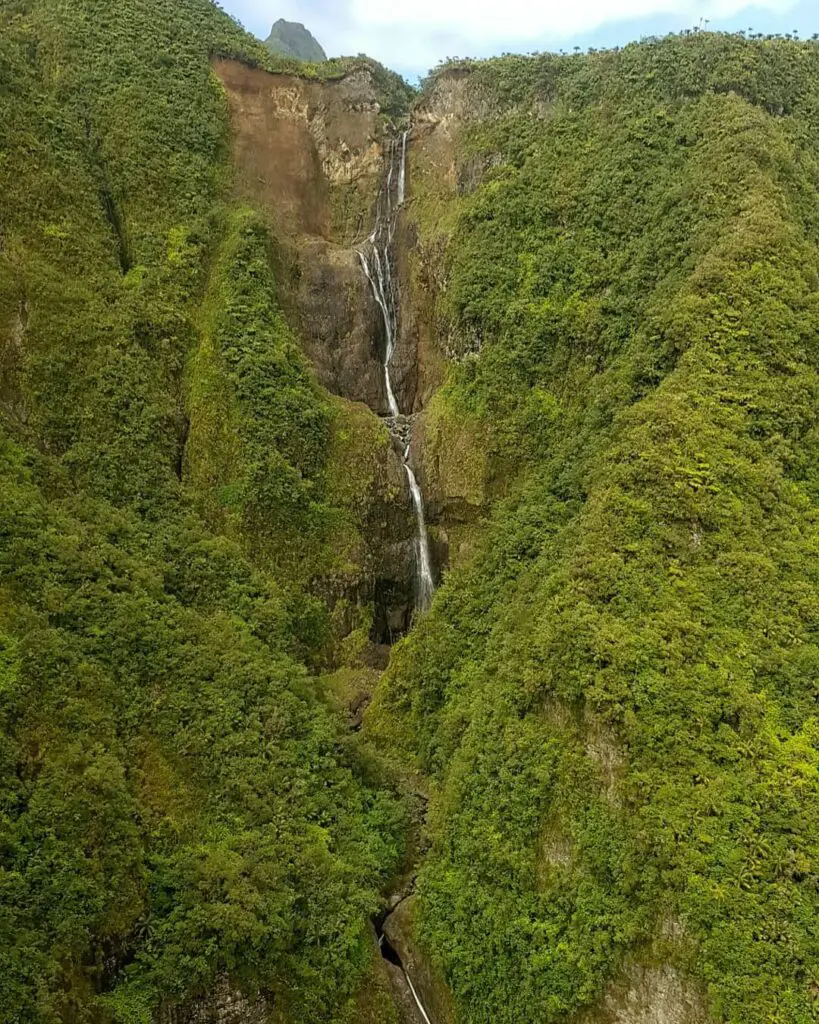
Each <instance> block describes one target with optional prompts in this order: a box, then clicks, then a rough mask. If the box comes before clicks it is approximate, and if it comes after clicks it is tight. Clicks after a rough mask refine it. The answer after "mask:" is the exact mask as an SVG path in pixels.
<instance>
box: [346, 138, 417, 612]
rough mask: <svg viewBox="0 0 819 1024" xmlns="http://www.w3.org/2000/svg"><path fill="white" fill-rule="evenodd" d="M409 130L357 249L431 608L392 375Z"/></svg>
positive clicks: (405, 423) (407, 431) (395, 144)
mask: <svg viewBox="0 0 819 1024" xmlns="http://www.w3.org/2000/svg"><path fill="white" fill-rule="evenodd" d="M409 140H410V129H407V130H406V131H405V132H404V133H403V135H402V136H401V139H400V141H399V140H398V139H397V138H393V139H392V141H391V143H390V153H389V161H388V166H387V174H386V178H385V180H384V184H383V186H382V188H381V191H380V193H379V196H378V202H377V204H376V212H375V226H374V227H373V230H372V233H371V234H370V236H369V238H368V239H367V242H366V247H364V248H361V249H358V250H357V252H358V255H359V258H360V260H361V266H362V268H363V270H364V273H365V274H366V276H367V280H368V281H369V283H370V287H371V289H372V293H373V297H374V298H375V301H376V303H377V305H378V307H379V309H380V310H381V315H382V317H383V319H384V336H385V345H384V363H383V365H384V384H385V390H386V395H387V406H388V409H389V415H388V416H387V421H388V424H389V428H390V433H391V434H392V436H393V437H394V438H396V439H397V440H398V441H399V442H400V444H401V451H402V458H403V463H404V470H405V472H406V474H407V481H408V483H409V489H410V494H411V495H412V503H413V506H414V508H415V518H416V522H417V537H416V542H415V605H416V608H418V610H419V611H426V610H427V609H428V608H429V606H430V604H431V603H432V598H433V596H434V594H435V579H434V576H433V572H432V556H431V554H430V544H429V534H428V532H427V524H426V515H425V511H424V497H423V494H422V493H421V487H420V485H419V484H418V480H417V478H416V476H415V473H414V472H413V470H412V466H411V465H410V443H409V442H410V440H411V437H412V420H411V417H408V416H403V415H402V413H401V409H400V408H399V405H398V401H397V399H396V397H395V391H394V388H393V384H392V376H391V374H390V365H391V363H392V358H393V356H394V354H395V346H396V343H397V340H398V305H399V303H398V289H397V286H396V283H395V274H394V267H395V252H394V245H395V231H396V226H397V223H398V216H399V214H400V211H401V207H402V206H403V204H404V200H405V199H406V186H407V149H408V146H409Z"/></svg>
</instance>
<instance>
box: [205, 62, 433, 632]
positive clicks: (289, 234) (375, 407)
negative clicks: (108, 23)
mask: <svg viewBox="0 0 819 1024" xmlns="http://www.w3.org/2000/svg"><path fill="white" fill-rule="evenodd" d="M215 71H216V73H217V74H218V76H219V78H220V79H221V81H222V83H223V84H224V87H225V91H226V94H227V98H228V102H229V106H230V115H231V125H232V136H233V151H234V168H235V185H234V187H235V190H236V192H237V194H238V195H239V196H240V197H242V198H244V199H247V200H248V201H249V202H250V203H251V204H252V205H253V206H254V207H255V208H256V209H258V210H261V211H263V213H264V214H265V215H266V217H267V218H268V221H269V223H270V225H271V228H272V231H273V235H274V237H275V239H276V241H277V246H278V251H279V258H280V263H281V266H280V272H279V279H280V280H282V281H283V282H284V294H283V295H282V296H281V299H282V302H283V303H284V305H285V307H286V308H287V309H288V310H289V314H290V317H291V319H292V320H293V322H294V324H295V326H296V327H297V329H298V334H299V337H300V338H301V340H302V343H303V345H304V348H305V351H306V354H307V356H308V357H309V359H310V360H311V362H312V364H313V366H314V367H315V369H316V372H317V375H318V378H319V381H320V382H321V384H323V385H324V387H326V388H327V389H328V390H329V391H330V392H332V393H333V394H336V395H339V396H341V397H342V398H343V399H346V400H347V401H349V402H353V403H362V404H363V405H366V406H367V407H368V408H369V409H370V410H371V411H372V412H373V413H375V414H378V415H384V414H385V413H387V412H388V403H387V396H386V389H385V383H384V371H383V365H382V360H383V347H384V344H385V340H384V336H383V332H384V326H383V318H382V316H381V312H380V310H379V309H378V306H377V305H376V303H375V301H374V299H373V296H372V292H371V289H370V287H369V285H368V283H367V279H366V277H365V275H364V273H363V272H362V268H361V262H360V258H359V255H358V252H357V245H360V244H361V243H362V242H363V241H364V240H365V239H366V237H367V235H368V234H369V232H370V231H371V229H372V222H373V217H374V206H375V202H376V198H377V196H378V192H379V189H380V187H381V182H382V179H383V175H384V173H385V156H384V152H385V145H386V144H387V142H386V140H387V139H388V138H389V134H390V133H389V131H388V127H389V126H388V124H387V122H386V120H385V117H384V116H383V115H382V111H381V106H380V104H379V99H378V92H377V88H376V85H375V83H374V81H373V76H372V74H371V72H370V71H369V70H368V69H367V68H366V67H360V68H357V69H356V70H353V71H351V72H350V73H348V74H347V75H345V76H344V77H343V78H340V79H337V80H331V81H326V82H322V81H317V80H308V79H302V78H297V77H294V76H289V75H277V74H270V73H268V72H266V71H262V70H259V69H252V68H248V67H246V66H245V65H243V64H241V63H239V62H237V61H228V60H224V61H218V62H216V64H215ZM414 362H415V355H414V353H412V354H408V353H407V354H404V355H403V356H402V365H406V366H409V365H411V364H414ZM412 386H413V378H412V376H411V374H410V373H409V372H405V373H403V374H399V375H397V376H396V377H395V390H396V393H397V396H398V401H399V403H400V405H401V407H402V408H408V407H409V406H410V405H411V402H412V399H411V397H410V389H411V388H412ZM362 412H363V411H362V410H360V411H359V412H357V413H355V415H354V416H352V418H351V422H350V429H352V430H355V429H356V427H355V420H356V417H358V416H359V415H361V414H362ZM378 457H379V459H380V460H381V464H380V467H379V470H378V473H377V476H378V478H379V480H380V481H381V485H382V486H381V488H380V492H379V496H376V498H375V500H373V502H372V508H371V514H370V516H369V523H368V527H367V531H366V534H367V539H368V543H369V548H370V550H369V552H367V553H365V555H364V557H363V559H362V561H363V563H364V564H365V565H366V566H367V567H368V569H367V573H368V578H369V582H368V583H367V584H366V586H365V589H364V590H363V591H361V590H359V592H358V593H356V594H351V595H346V596H347V597H352V598H353V599H354V600H363V601H372V602H373V603H374V605H375V622H374V627H373V638H374V639H375V640H376V641H378V642H379V643H387V642H390V641H391V640H392V639H394V638H395V637H397V636H399V635H401V634H402V633H403V632H405V631H406V630H407V628H408V627H409V622H410V618H411V614H412V598H413V595H412V564H413V544H414V537H415V525H414V521H413V515H412V503H411V500H410V496H409V493H408V492H407V489H406V479H405V475H404V471H403V468H402V466H401V459H400V455H399V453H398V452H397V451H396V450H394V449H393V448H392V447H389V448H386V449H384V452H383V453H382V454H380V455H379V456H378Z"/></svg>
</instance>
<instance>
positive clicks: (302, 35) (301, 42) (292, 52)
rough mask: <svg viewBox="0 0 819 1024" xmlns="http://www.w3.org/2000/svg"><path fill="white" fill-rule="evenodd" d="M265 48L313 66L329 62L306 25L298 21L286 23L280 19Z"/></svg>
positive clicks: (272, 30)
mask: <svg viewBox="0 0 819 1024" xmlns="http://www.w3.org/2000/svg"><path fill="white" fill-rule="evenodd" d="M265 46H267V48H268V50H270V52H271V53H280V54H282V56H284V57H295V58H296V59H297V60H306V61H310V62H311V63H313V64H318V63H320V62H321V61H323V60H327V54H326V53H325V52H324V50H323V49H322V47H321V46H320V44H319V43H318V42H317V41H316V40H315V38H314V37H313V35H312V33H310V32H308V30H307V29H306V28H305V27H304V25H300V24H299V22H297V21H285V20H284V18H279V20H278V21H277V22H276V24H275V25H274V26H273V28H272V29H271V31H270V35H269V36H268V37H267V39H266V40H265Z"/></svg>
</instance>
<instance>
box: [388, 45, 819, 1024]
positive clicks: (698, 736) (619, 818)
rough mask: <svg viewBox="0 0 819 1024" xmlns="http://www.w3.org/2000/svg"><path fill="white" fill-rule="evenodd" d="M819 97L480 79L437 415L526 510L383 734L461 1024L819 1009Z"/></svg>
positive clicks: (779, 50)
mask: <svg viewBox="0 0 819 1024" xmlns="http://www.w3.org/2000/svg"><path fill="white" fill-rule="evenodd" d="M818 72H819V48H818V47H816V46H815V45H813V44H798V43H788V42H786V41H754V42H748V41H745V40H743V39H741V38H739V37H725V36H712V35H702V36H700V37H692V38H686V37H673V38H668V39H664V40H658V41H649V42H646V43H644V44H640V45H635V46H631V47H628V48H626V49H625V50H624V51H622V52H617V53H614V52H612V53H602V54H591V55H586V56H581V55H578V56H575V57H566V58H557V57H552V56H543V57H538V58H514V57H508V58H502V59H498V60H494V61H489V62H486V63H484V64H477V65H475V66H473V67H472V69H471V71H470V88H471V89H473V90H474V94H475V95H477V96H479V97H480V99H481V100H482V102H484V103H485V104H488V105H489V109H490V110H491V109H494V111H495V114H494V115H492V116H489V117H487V118H486V119H485V120H484V121H483V122H482V123H481V124H478V125H476V126H474V127H473V128H472V129H470V130H469V131H467V132H465V133H464V135H463V137H462V139H461V159H462V160H464V161H472V162H473V163H474V162H475V161H478V162H479V163H480V164H481V165H482V166H485V167H489V168H490V170H488V171H487V172H486V173H484V175H483V177H482V180H481V181H480V183H479V184H478V186H477V187H476V188H475V189H474V191H472V192H471V193H469V194H466V195H464V196H462V197H461V198H459V199H458V200H457V225H456V227H455V229H454V233H453V236H452V238H451V241H450V245H449V249H448V257H447V268H446V271H447V280H448V287H447V289H446V292H445V294H444V295H443V296H442V297H441V299H440V301H439V315H440V316H441V318H442V320H443V321H444V322H445V324H446V326H447V328H448V336H449V337H455V338H456V339H457V337H458V336H460V337H461V338H462V339H463V348H464V350H467V351H468V350H469V349H470V348H472V347H474V345H475V342H476V340H477V341H478V342H479V343H480V353H479V355H477V357H467V358H466V359H464V360H463V361H462V362H461V363H459V364H457V365H455V366H453V368H452V370H451V373H450V376H449V379H448V381H447V384H446V386H445V388H444V390H443V392H442V393H441V394H440V395H439V396H438V398H437V399H436V401H437V402H438V403H439V405H440V409H439V411H438V412H437V414H436V422H438V423H446V421H447V418H450V419H454V418H457V417H458V415H459V410H463V411H464V412H465V414H466V415H467V416H469V417H476V418H477V422H478V423H480V424H482V429H479V430H476V431H475V437H476V444H478V445H479V446H480V449H479V453H478V455H476V457H475V459H476V463H477V464H479V463H480V460H481V459H484V460H486V464H487V465H488V466H489V470H488V472H489V473H490V474H491V475H493V476H494V478H495V480H496V481H498V480H502V481H503V482H504V486H505V488H506V491H507V494H508V497H507V498H506V500H504V501H503V502H502V503H499V504H498V505H496V507H495V510H494V515H493V520H492V523H491V524H490V525H489V527H488V528H487V530H486V533H485V535H484V537H483V539H482V542H481V544H480V550H479V553H478V555H477V556H476V558H475V560H474V561H473V563H472V564H471V565H470V566H469V567H466V568H460V569H458V570H456V571H453V572H452V573H451V575H450V576H449V577H448V579H447V581H446V585H445V586H444V588H443V589H442V591H441V592H440V594H439V596H438V598H437V599H436V603H435V606H434V608H433V610H432V612H431V614H430V615H429V617H428V618H427V619H426V621H425V622H424V623H423V624H422V625H421V626H420V628H419V629H418V630H417V631H416V632H415V634H414V635H412V636H411V637H410V638H408V639H407V640H406V641H405V642H404V643H403V644H402V645H401V646H400V648H399V649H398V651H397V652H396V654H395V657H394V660H393V665H392V668H391V670H390V673H389V674H388V676H387V679H386V681H385V684H384V686H383V689H382V693H381V696H380V700H379V707H378V710H377V712H376V714H375V716H374V724H375V725H376V726H378V728H381V729H383V730H385V732H386V734H387V735H388V736H389V737H390V738H391V739H399V740H400V739H401V738H402V737H403V742H404V743H405V744H406V746H407V747H408V749H410V750H411V751H412V752H413V753H415V755H416V756H417V757H418V758H419V759H420V762H421V764H422V765H423V766H424V768H425V769H426V771H427V772H428V773H429V774H430V776H431V778H432V780H433V783H434V796H433V800H432V804H431V811H430V825H429V831H430V841H431V844H432V845H431V852H430V854H429V856H428V858H427V860H426V862H425V864H424V866H423V868H422V871H421V877H420V882H419V885H420V891H421V896H422V918H421V929H422V939H423V940H424V941H425V942H426V944H427V946H428V948H429V950H430V952H431V954H432V955H433V957H434V958H435V959H436V960H437V962H438V963H439V964H440V965H441V966H442V967H443V969H444V971H445V974H446V976H447V978H448V979H449V981H450V983H451V985H452V988H453V991H454V993H455V996H456V999H457V1002H458V1004H459V1006H460V1008H461V1010H462V1012H463V1015H464V1017H465V1019H467V1020H469V1021H472V1022H484V1021H486V1022H489V1021H492V1022H494V1024H498V1022H508V1024H524V1022H528V1021H532V1022H535V1021H538V1022H544V1021H560V1020H565V1019H567V1016H568V1015H571V1014H572V1013H573V1012H575V1011H578V1010H580V1009H582V1008H583V1007H585V1006H589V1005H594V1004H595V1003H597V1002H598V1001H599V1000H600V998H601V996H602V994H603V991H604V988H605V985H606V983H607V982H608V981H609V980H610V979H613V978H615V977H617V976H618V975H619V972H620V971H621V969H622V968H623V967H624V966H625V965H627V964H628V963H630V962H638V963H643V964H646V963H647V964H655V963H666V964H669V963H670V964H672V965H674V966H676V967H677V968H679V969H680V970H682V971H683V972H685V973H686V974H688V975H689V976H690V977H692V979H693V980H694V982H695V983H696V984H697V986H698V988H699V990H700V992H701V993H702V997H703V999H704V1000H705V1002H707V1005H708V1008H709V1010H710V1014H711V1017H712V1018H713V1019H714V1020H718V1021H725V1022H729V1021H730V1022H732V1024H739V1022H742V1024H762V1022H766V1024H770V1022H772V1021H779V1022H782V1024H784V1022H785V1021H787V1022H799V1024H807V1022H808V1021H812V1020H814V1019H815V1013H816V998H817V979H816V976H815V965H816V963H817V953H819V947H818V945H817V943H818V942H819V936H818V935H817V931H816V920H817V896H816V893H817V876H816V855H817V852H819V851H817V840H816V836H817V826H818V825H819V777H818V776H817V739H819V736H818V735H817V721H816V703H815V701H816V679H817V669H818V668H819V647H817V636H816V622H817V610H819V590H818V589H817V585H818V584H819V560H818V559H817V555H818V554H819V548H818V547H817V543H818V542H819V533H817V496H819V492H818V491H817V484H818V483H819V473H818V471H819V466H817V447H816V438H817V418H816V409H817V404H816V399H817V391H818V389H819V374H817V351H816V344H815V339H816V336H817V329H819V301H818V300H817V285H818V284H819V282H818V281H817V276H816V269H815V268H816V266H817V260H818V259H819V251H817V244H818V243H819V232H818V231H817V227H819V223H818V222H817V214H819V206H818V205H817V202H816V194H817V185H819V134H817V131H816V124H817V119H816V112H817V105H819V90H817V84H816V83H817V81H819V78H818V77H817V73H818ZM444 73H445V72H444ZM533 111H534V112H535V116H533V113H532V112H533ZM419 203H420V204H423V196H422V197H420V199H419ZM460 436H461V435H460V434H459V437H460Z"/></svg>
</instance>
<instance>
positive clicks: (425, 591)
mask: <svg viewBox="0 0 819 1024" xmlns="http://www.w3.org/2000/svg"><path fill="white" fill-rule="evenodd" d="M404 469H405V470H406V474H407V479H408V480H409V485H410V491H411V492H412V502H413V504H414V505H415V515H416V518H417V519H418V539H417V540H416V542H415V543H416V548H417V551H416V558H415V564H416V575H417V577H418V584H417V596H416V603H417V605H418V608H419V610H420V611H422V612H425V611H427V610H428V609H429V606H430V605H431V604H432V598H433V597H434V596H435V580H434V579H433V578H432V559H431V558H430V554H429V535H428V534H427V521H426V516H425V515H424V498H423V495H422V494H421V488H420V487H419V486H418V481H417V480H416V479H415V474H414V473H413V471H412V470H411V469H410V464H409V449H407V452H406V454H405V455H404Z"/></svg>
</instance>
